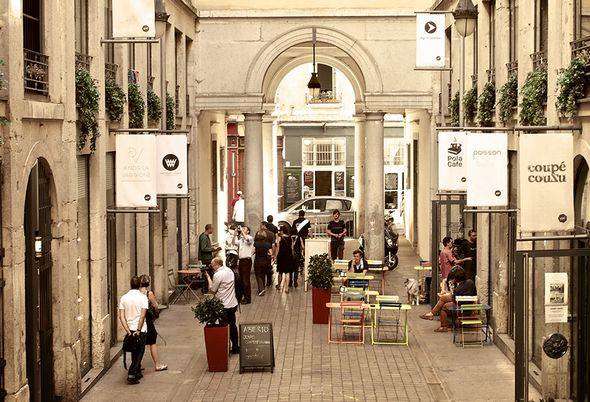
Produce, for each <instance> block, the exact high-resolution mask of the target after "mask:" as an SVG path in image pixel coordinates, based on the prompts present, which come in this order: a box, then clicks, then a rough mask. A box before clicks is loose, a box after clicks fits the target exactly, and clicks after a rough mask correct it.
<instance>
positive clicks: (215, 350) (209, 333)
mask: <svg viewBox="0 0 590 402" xmlns="http://www.w3.org/2000/svg"><path fill="white" fill-rule="evenodd" d="M205 349H206V350H207V364H208V365H209V371H227V363H228V360H229V326H227V325H224V326H223V327H205Z"/></svg>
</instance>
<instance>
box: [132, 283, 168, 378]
mask: <svg viewBox="0 0 590 402" xmlns="http://www.w3.org/2000/svg"><path fill="white" fill-rule="evenodd" d="M139 281H140V283H141V287H140V288H139V290H140V291H141V293H143V294H144V295H146V296H147V298H148V310H147V313H146V315H145V322H146V324H147V332H146V336H145V344H146V346H148V347H149V349H150V355H151V356H152V361H153V362H154V369H155V370H156V371H164V370H168V366H167V365H165V364H158V346H157V345H156V341H157V339H158V331H156V324H155V321H156V319H157V318H158V317H159V315H160V310H159V307H158V300H157V299H156V295H155V294H154V292H152V291H151V290H150V282H151V280H150V277H149V276H148V275H142V276H140V277H139Z"/></svg>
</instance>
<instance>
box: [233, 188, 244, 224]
mask: <svg viewBox="0 0 590 402" xmlns="http://www.w3.org/2000/svg"><path fill="white" fill-rule="evenodd" d="M244 207H245V205H244V197H243V196H242V192H241V191H238V199H237V200H236V203H235V204H234V213H233V216H232V219H233V220H234V223H235V224H236V225H240V226H243V225H244V214H245V212H244Z"/></svg>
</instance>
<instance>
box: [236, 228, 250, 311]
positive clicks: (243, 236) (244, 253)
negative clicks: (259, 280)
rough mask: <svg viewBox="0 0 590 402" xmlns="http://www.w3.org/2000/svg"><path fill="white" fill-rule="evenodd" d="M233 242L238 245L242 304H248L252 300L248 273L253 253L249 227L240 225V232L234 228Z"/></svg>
mask: <svg viewBox="0 0 590 402" xmlns="http://www.w3.org/2000/svg"><path fill="white" fill-rule="evenodd" d="M233 244H234V245H236V246H238V273H239V274H240V281H241V282H242V286H243V289H244V299H243V301H242V304H250V303H251V302H252V286H251V284H250V275H251V273H252V256H253V255H254V238H253V237H252V236H251V235H250V228H249V227H247V226H242V227H240V233H238V230H236V231H235V232H234V237H233Z"/></svg>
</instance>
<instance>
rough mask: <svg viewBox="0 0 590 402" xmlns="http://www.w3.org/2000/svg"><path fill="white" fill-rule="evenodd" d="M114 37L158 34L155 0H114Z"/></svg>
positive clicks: (140, 36) (138, 36) (146, 36)
mask: <svg viewBox="0 0 590 402" xmlns="http://www.w3.org/2000/svg"><path fill="white" fill-rule="evenodd" d="M112 10H113V12H112V18H113V38H153V37H155V36H156V11H155V4H154V0H114V1H113V5H112Z"/></svg>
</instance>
